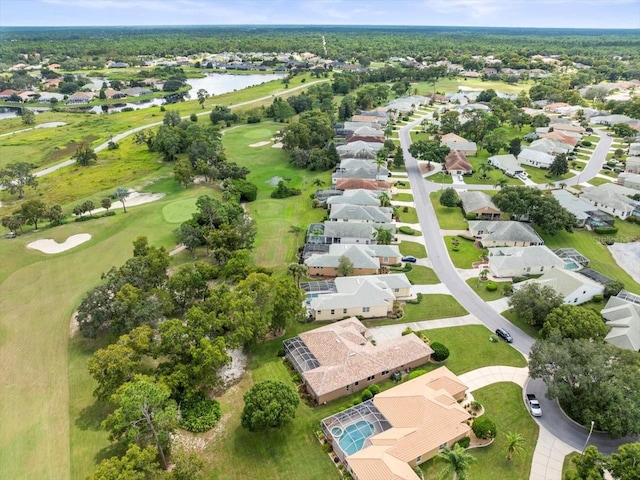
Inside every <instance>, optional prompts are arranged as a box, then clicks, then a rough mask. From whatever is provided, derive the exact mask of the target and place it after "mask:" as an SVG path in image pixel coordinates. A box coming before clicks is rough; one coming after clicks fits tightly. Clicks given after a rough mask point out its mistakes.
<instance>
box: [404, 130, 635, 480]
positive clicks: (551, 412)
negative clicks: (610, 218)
mask: <svg viewBox="0 0 640 480" xmlns="http://www.w3.org/2000/svg"><path fill="white" fill-rule="evenodd" d="M421 121H422V118H420V119H418V120H414V121H413V122H411V123H410V124H408V125H406V126H404V127H402V128H401V129H400V131H399V136H400V142H401V144H402V149H403V153H404V158H405V163H406V169H407V174H408V178H409V180H410V182H411V187H412V190H413V195H414V200H415V207H416V211H417V214H418V219H419V221H420V230H421V231H422V232H423V235H424V240H425V245H426V247H427V252H428V256H429V260H430V262H431V264H432V265H433V269H434V270H435V272H436V274H437V275H438V278H439V279H440V281H441V282H442V283H443V284H445V285H446V287H447V288H448V289H449V291H450V292H451V294H452V295H453V296H454V297H455V298H456V300H458V302H459V303H460V304H461V305H462V306H463V307H464V308H465V309H466V310H467V311H468V312H469V313H471V314H472V315H474V316H475V317H477V318H478V319H480V321H482V322H483V323H484V324H485V325H486V326H487V328H489V329H490V330H491V331H494V330H495V329H496V328H498V327H502V328H505V329H507V330H508V331H509V332H510V333H511V335H512V336H513V339H514V341H513V347H514V348H516V349H517V350H519V351H520V352H521V353H522V354H523V355H525V357H527V358H528V356H529V352H530V350H531V347H532V346H533V344H534V339H533V338H531V337H530V336H529V335H527V334H526V333H524V332H523V331H522V330H520V329H519V328H517V327H516V326H515V325H513V324H512V323H511V322H509V321H507V320H506V319H505V318H503V317H502V316H501V315H500V314H499V313H497V312H496V311H495V310H494V309H493V308H491V306H489V305H488V304H487V303H485V302H484V301H483V300H482V299H481V298H480V297H478V296H477V295H476V294H475V293H474V292H473V291H472V290H471V288H470V287H469V286H468V285H467V284H466V283H465V282H464V280H463V279H462V278H461V277H460V276H459V275H458V273H457V271H456V269H455V267H454V266H453V264H452V262H451V260H450V258H449V255H448V253H447V249H446V246H445V244H444V239H443V237H442V234H441V231H440V226H439V224H438V219H437V217H436V214H435V210H434V208H433V205H432V204H431V201H430V199H429V194H430V193H431V192H434V191H437V190H439V189H440V188H441V185H440V184H438V183H432V182H429V181H425V180H424V179H423V177H422V175H421V173H420V170H419V167H418V162H417V161H416V159H415V158H413V157H412V156H411V154H410V153H409V150H408V147H409V145H410V144H411V137H410V135H409V132H410V131H411V129H412V128H413V127H415V126H416V125H418V124H420V122H421ZM594 133H596V134H598V135H599V136H600V141H599V142H598V146H597V147H596V149H595V151H594V153H593V155H592V156H591V159H590V160H589V162H588V164H587V165H586V166H585V167H584V169H583V171H582V173H581V174H580V175H579V178H572V179H568V180H565V181H564V183H566V184H567V185H576V184H577V183H584V182H586V181H588V180H589V179H591V178H593V177H594V176H595V175H596V174H597V173H598V172H599V171H600V168H601V165H602V164H603V162H604V161H605V159H606V155H607V153H608V151H609V147H610V145H611V142H612V139H611V137H608V136H607V135H606V134H605V133H603V132H602V131H599V130H595V131H594ZM448 186H449V185H448ZM452 186H453V187H454V188H456V189H484V190H487V189H493V188H494V187H492V186H487V185H477V186H476V185H452ZM540 187H542V186H540ZM525 389H526V392H527V393H535V394H536V395H537V397H538V398H539V399H540V403H541V406H542V409H543V412H544V415H543V416H542V417H540V418H536V419H535V420H536V421H537V422H538V423H539V424H540V426H541V427H542V428H541V430H540V439H539V442H538V443H539V445H538V446H537V447H536V453H535V454H534V461H533V466H532V470H531V477H530V478H531V479H538V478H540V479H551V478H557V479H560V477H561V472H562V469H561V465H562V460H563V458H564V456H565V455H566V453H568V452H566V451H565V450H566V447H565V448H559V445H561V444H562V442H564V443H565V444H567V445H569V446H570V447H572V448H573V449H575V450H576V451H582V449H583V448H584V446H585V442H586V440H587V436H588V433H589V432H588V431H587V430H585V429H584V428H582V427H581V426H579V425H577V424H575V423H574V422H572V421H571V420H570V419H569V418H568V417H566V416H565V415H564V413H563V412H562V411H561V410H560V408H559V406H558V404H557V402H556V401H555V400H549V399H547V398H546V397H545V394H546V391H547V389H546V386H545V384H544V382H542V381H541V380H529V382H527V384H525ZM523 401H524V400H523ZM553 437H555V439H557V440H560V442H554V440H555V439H554V438H553ZM629 441H636V440H635V439H632V438H627V439H617V440H612V439H610V438H609V437H608V436H607V435H606V434H604V433H598V432H593V434H592V436H591V438H590V441H589V444H590V445H596V446H597V447H598V448H599V449H600V451H602V452H603V453H607V454H608V453H611V452H612V451H614V450H615V449H616V448H617V446H618V445H620V444H622V443H626V442H629ZM550 445H551V447H549V446H550ZM553 445H556V447H553ZM558 462H560V469H559V471H558V468H557V467H558Z"/></svg>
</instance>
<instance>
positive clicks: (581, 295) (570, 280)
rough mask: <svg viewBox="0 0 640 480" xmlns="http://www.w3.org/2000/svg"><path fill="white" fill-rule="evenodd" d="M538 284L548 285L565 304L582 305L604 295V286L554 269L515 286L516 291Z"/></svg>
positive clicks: (581, 276) (577, 275)
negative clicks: (596, 296) (560, 296)
mask: <svg viewBox="0 0 640 480" xmlns="http://www.w3.org/2000/svg"><path fill="white" fill-rule="evenodd" d="M531 283H538V284H540V285H548V286H549V287H551V288H553V289H554V290H555V291H556V292H557V293H559V294H560V295H562V298H563V301H564V303H567V304H570V305H581V304H583V303H586V302H588V301H589V300H591V299H592V298H593V297H594V295H602V294H604V285H602V284H601V283H598V282H596V281H594V280H591V279H590V278H587V277H585V276H584V275H581V274H579V273H576V272H572V271H570V270H562V269H560V268H554V269H552V270H550V271H548V272H547V273H545V274H543V275H542V276H541V277H540V278H532V279H531V280H525V281H524V282H520V283H516V284H514V285H513V289H514V291H518V290H520V289H521V288H522V287H524V286H525V285H528V284H531Z"/></svg>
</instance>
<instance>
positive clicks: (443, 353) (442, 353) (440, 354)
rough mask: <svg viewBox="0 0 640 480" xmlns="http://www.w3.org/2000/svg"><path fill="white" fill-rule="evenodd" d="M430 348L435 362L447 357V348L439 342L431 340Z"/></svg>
mask: <svg viewBox="0 0 640 480" xmlns="http://www.w3.org/2000/svg"><path fill="white" fill-rule="evenodd" d="M431 348H432V349H433V355H432V357H433V359H434V360H435V361H436V362H443V361H445V360H446V359H447V358H449V349H448V348H447V347H445V346H444V345H443V344H441V343H440V342H433V343H432V344H431Z"/></svg>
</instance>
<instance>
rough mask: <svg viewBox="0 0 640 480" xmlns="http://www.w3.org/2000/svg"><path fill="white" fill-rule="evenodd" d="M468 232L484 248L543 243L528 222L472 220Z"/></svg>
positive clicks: (529, 245) (526, 245)
mask: <svg viewBox="0 0 640 480" xmlns="http://www.w3.org/2000/svg"><path fill="white" fill-rule="evenodd" d="M469 233H470V234H471V235H472V236H473V237H475V238H477V239H479V240H480V243H481V244H482V246H483V247H484V248H490V247H531V246H535V245H543V244H544V241H543V240H542V238H540V236H539V235H538V234H537V233H536V231H535V230H534V229H533V228H531V226H530V225H529V224H526V223H522V222H515V221H512V220H508V221H504V222H500V221H491V220H472V221H470V222H469Z"/></svg>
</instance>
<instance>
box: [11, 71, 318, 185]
mask: <svg viewBox="0 0 640 480" xmlns="http://www.w3.org/2000/svg"><path fill="white" fill-rule="evenodd" d="M328 81H329V80H328V79H322V80H316V81H314V82H308V83H305V84H303V85H299V86H297V87H293V88H289V89H287V90H285V91H283V92H278V93H274V94H273V95H267V96H264V97H260V98H254V99H253V100H247V101H246V102H240V103H236V104H234V105H229V108H238V107H244V106H247V105H251V104H253V103H257V102H263V101H265V100H269V99H271V98H274V97H279V96H281V95H286V94H288V93H291V92H295V91H297V90H302V89H304V88H309V87H310V86H311V85H315V84H316V83H324V82H328ZM197 115H198V116H199V117H201V116H203V115H209V112H208V111H206V112H200V113H198V114H197ZM188 118H189V116H184V117H182V119H184V120H186V119H188ZM160 125H162V121H160V122H154V123H149V124H147V125H142V126H140V127H136V128H132V129H130V130H127V131H126V132H122V133H119V134H117V135H114V136H113V138H112V139H111V140H113V141H114V142H119V141H120V140H122V139H123V138H127V137H128V136H130V135H133V134H134V133H137V132H140V131H142V130H146V129H147V128H153V127H158V126H160ZM12 133H15V132H12ZM111 140H108V141H106V142H104V143H101V144H100V145H98V146H97V147H96V148H94V151H95V152H96V153H98V152H100V151H102V150H105V149H106V148H107V147H108V146H109V142H110V141H111ZM74 163H75V160H74V159H69V160H65V161H64V162H61V163H58V164H56V165H53V166H51V167H47V168H44V169H42V170H39V171H37V172H35V173H34V174H33V175H34V176H36V177H42V176H43V175H48V174H49V173H51V172H55V171H56V170H59V169H61V168H64V167H68V166H69V165H73V164H74Z"/></svg>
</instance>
